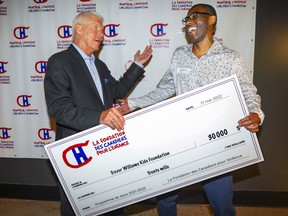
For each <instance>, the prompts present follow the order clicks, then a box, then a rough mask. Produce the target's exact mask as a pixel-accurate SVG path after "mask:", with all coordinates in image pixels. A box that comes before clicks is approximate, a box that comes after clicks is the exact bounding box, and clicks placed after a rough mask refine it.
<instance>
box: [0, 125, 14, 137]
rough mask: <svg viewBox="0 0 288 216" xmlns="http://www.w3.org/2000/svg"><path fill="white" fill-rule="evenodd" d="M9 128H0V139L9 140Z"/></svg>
mask: <svg viewBox="0 0 288 216" xmlns="http://www.w3.org/2000/svg"><path fill="white" fill-rule="evenodd" d="M10 130H11V128H6V127H1V128H0V139H8V138H10V136H9V133H8V131H10Z"/></svg>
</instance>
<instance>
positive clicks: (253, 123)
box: [238, 113, 261, 133]
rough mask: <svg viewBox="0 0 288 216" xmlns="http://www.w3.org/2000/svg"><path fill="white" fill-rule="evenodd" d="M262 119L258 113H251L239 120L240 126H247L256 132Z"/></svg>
mask: <svg viewBox="0 0 288 216" xmlns="http://www.w3.org/2000/svg"><path fill="white" fill-rule="evenodd" d="M260 123H261V119H260V118H259V115H258V114H257V113H250V114H249V115H248V116H246V117H245V118H242V119H240V120H239V121H238V124H239V126H241V127H245V128H246V129H247V130H249V131H251V132H253V133H256V132H258V131H259V125H260Z"/></svg>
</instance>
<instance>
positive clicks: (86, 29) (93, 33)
mask: <svg viewBox="0 0 288 216" xmlns="http://www.w3.org/2000/svg"><path fill="white" fill-rule="evenodd" d="M75 31H76V34H77V36H76V37H75V41H74V43H75V44H76V45H77V46H78V47H79V48H80V49H81V50H82V51H83V52H85V54H86V55H87V56H90V55H91V54H92V53H93V52H95V51H98V50H99V48H100V45H101V43H102V41H103V38H104V27H103V24H102V21H101V19H100V18H98V17H97V16H93V15H88V16H85V17H84V18H83V20H82V22H81V23H79V24H77V25H76V27H75Z"/></svg>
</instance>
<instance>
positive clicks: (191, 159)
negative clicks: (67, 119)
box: [45, 76, 263, 215]
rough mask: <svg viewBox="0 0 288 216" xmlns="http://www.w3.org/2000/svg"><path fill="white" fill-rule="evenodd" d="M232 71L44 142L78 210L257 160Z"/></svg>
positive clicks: (102, 207)
mask: <svg viewBox="0 0 288 216" xmlns="http://www.w3.org/2000/svg"><path fill="white" fill-rule="evenodd" d="M246 115H248V111H247V108H246V105H245V101H244V99H243V96H242V92H241V90H240V87H239V84H238V80H237V78H236V76H231V77H229V78H226V79H223V80H220V81H218V82H215V83H212V84H210V85H207V86H204V87H202V88H199V89H197V90H194V91H191V92H188V93H185V94H183V95H179V96H177V97H174V98H172V99H169V100H166V101H164V102H161V103H158V104H155V105H153V106H150V107H148V108H145V109H142V110H139V111H136V112H134V113H131V114H129V115H127V116H125V119H126V125H125V130H124V131H120V132H118V131H116V130H115V131H113V130H111V129H110V128H109V127H107V126H104V125H100V126H96V127H93V128H91V129H89V130H86V131H83V132H81V133H78V134H76V135H73V136H70V137H67V138H65V139H62V140H59V141H56V142H54V143H51V144H49V145H47V146H45V150H46V152H47V154H48V157H49V158H50V160H51V163H52V165H53V167H54V169H55V171H56V173H57V175H58V178H59V180H60V182H61V184H62V186H63V188H64V190H65V192H66V195H67V197H68V199H69V201H70V203H71V205H72V207H73V209H74V211H75V213H76V215H98V214H102V213H104V212H108V211H111V210H114V209H117V208H120V207H123V206H126V205H129V204H132V203H136V202H139V201H142V200H145V199H148V198H151V197H154V196H156V195H159V194H163V193H165V192H168V191H172V190H175V189H178V188H182V187H184V186H187V185H191V184H194V183H196V182H199V181H202V180H205V179H208V178H211V177H214V176H217V175H220V174H224V173H227V172H230V171H233V170H236V169H239V168H242V167H246V166H248V165H252V164H255V163H258V162H260V161H263V156H262V153H261V149H260V147H259V144H258V140H257V137H256V135H255V134H254V133H250V132H249V131H247V130H246V129H244V128H239V127H237V121H238V120H239V119H241V118H243V117H244V116H246Z"/></svg>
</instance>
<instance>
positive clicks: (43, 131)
mask: <svg viewBox="0 0 288 216" xmlns="http://www.w3.org/2000/svg"><path fill="white" fill-rule="evenodd" d="M52 131H53V130H52V129H51V128H40V129H39V130H38V137H39V138H40V139H41V140H49V139H51V138H52V137H51V136H50V133H51V132H52Z"/></svg>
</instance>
